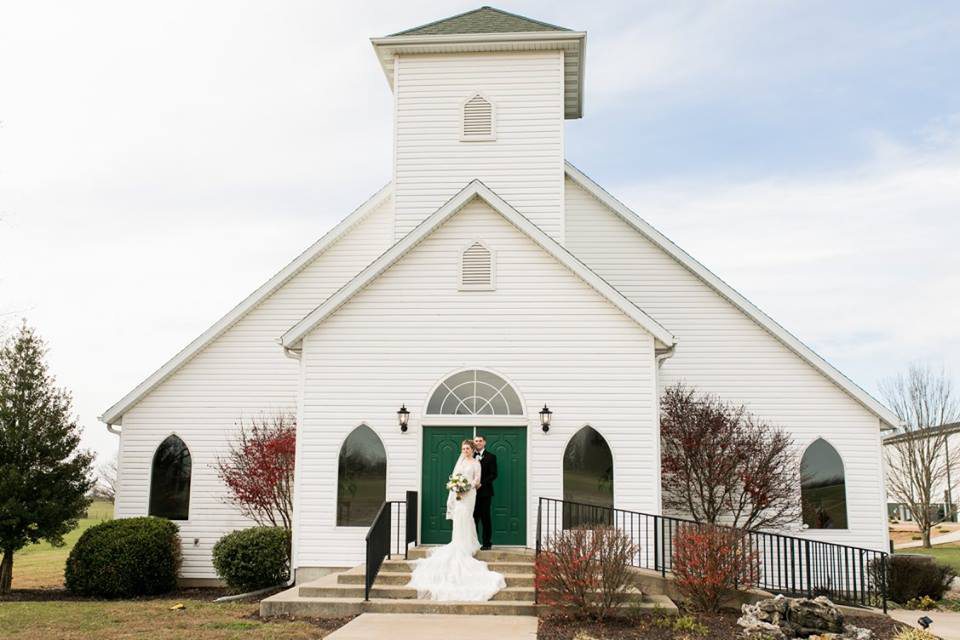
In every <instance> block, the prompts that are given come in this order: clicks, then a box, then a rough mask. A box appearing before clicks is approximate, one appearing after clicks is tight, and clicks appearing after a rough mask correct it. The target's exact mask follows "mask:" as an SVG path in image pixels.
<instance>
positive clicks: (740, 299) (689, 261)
mask: <svg viewBox="0 0 960 640" xmlns="http://www.w3.org/2000/svg"><path fill="white" fill-rule="evenodd" d="M564 164H565V173H566V175H567V176H568V177H569V178H570V179H571V180H573V181H574V182H575V183H576V184H578V185H580V186H581V187H583V188H584V189H585V190H586V191H587V192H588V193H590V194H591V195H592V196H593V197H595V198H597V199H598V200H599V201H600V202H602V203H603V204H604V205H606V206H607V208H608V209H610V210H611V211H613V212H614V213H616V214H617V215H618V216H619V217H620V218H621V219H622V220H624V221H625V222H626V223H627V224H629V225H630V226H631V227H633V228H634V229H636V230H637V231H638V232H639V233H640V234H641V235H643V236H644V237H646V238H647V239H648V240H650V241H651V242H653V243H654V244H655V245H657V246H658V247H660V248H661V249H663V250H664V251H665V252H666V253H667V254H668V255H670V256H671V257H673V258H674V259H675V260H677V261H678V262H679V263H680V264H681V265H683V266H684V267H685V268H686V269H688V270H689V271H690V272H692V273H693V274H694V275H695V276H696V277H698V278H699V279H700V280H702V281H703V282H705V283H706V284H707V285H708V286H709V287H711V288H712V289H713V290H714V291H716V292H717V293H719V294H720V295H721V296H722V297H723V298H725V299H726V300H727V301H728V302H730V303H731V304H732V305H733V306H734V307H736V308H738V309H740V311H742V312H743V313H745V314H746V315H747V316H748V317H750V318H752V319H753V321H754V322H756V323H757V324H759V325H760V326H761V327H763V328H764V329H766V330H767V332H768V333H770V334H771V335H773V337H774V338H776V339H777V340H779V341H780V342H781V343H782V344H784V345H785V346H786V347H787V348H788V349H790V350H791V351H793V352H794V353H796V354H797V355H798V356H800V357H801V358H802V359H803V360H805V361H806V362H807V363H809V364H810V365H811V366H813V368H814V369H817V370H818V371H820V373H822V374H823V375H824V376H826V377H827V379H829V380H831V381H832V382H833V383H834V384H836V385H837V386H839V387H840V388H841V389H843V390H844V391H845V392H846V393H847V394H848V395H849V396H850V397H852V398H853V399H854V400H855V401H857V402H858V403H860V404H861V405H862V406H863V407H864V408H866V409H867V410H868V411H870V412H871V413H873V414H874V415H876V416H877V417H878V418H879V420H880V423H881V426H882V425H884V424H885V425H888V426H891V427H899V426H900V425H901V424H902V421H901V420H900V418H899V417H898V416H897V415H896V414H895V413H894V412H893V411H891V410H890V409H888V408H887V407H885V406H883V404H882V403H881V402H879V401H878V400H877V399H876V398H874V397H873V396H871V395H870V394H869V393H867V392H866V391H865V390H864V389H862V388H861V387H860V386H859V385H857V384H856V383H855V382H854V381H853V380H851V379H850V378H848V377H847V376H845V375H844V374H843V373H842V372H841V371H840V370H839V369H837V368H836V367H834V366H833V365H831V364H830V363H829V362H827V361H826V360H825V359H824V358H823V357H822V356H820V355H819V354H818V353H816V352H815V351H814V350H813V349H811V348H810V347H808V346H807V345H805V344H804V343H803V342H801V341H800V339H799V338H797V337H796V336H794V335H793V334H792V333H790V332H789V331H787V330H786V329H785V328H783V327H782V326H781V325H780V324H779V323H777V322H776V321H775V320H774V319H773V318H771V317H770V316H768V315H767V314H766V313H764V312H763V311H761V310H760V309H759V308H758V307H757V306H756V305H754V304H753V303H752V302H750V301H749V300H748V299H747V298H746V297H744V296H743V295H742V294H740V293H738V292H737V291H736V290H735V289H734V288H733V287H731V286H730V285H728V284H727V283H726V282H724V281H723V280H721V279H720V278H719V277H718V276H717V275H716V274H714V273H713V272H712V271H710V270H709V269H707V268H706V267H705V266H703V265H702V264H700V262H698V261H697V260H696V259H695V258H693V257H692V256H691V255H690V254H688V253H687V252H686V251H684V250H683V249H681V248H680V247H678V246H677V245H675V244H674V243H673V241H671V240H670V239H669V238H667V237H666V236H665V235H663V234H662V233H660V232H659V231H657V230H656V229H655V228H654V227H653V226H652V225H650V224H649V223H648V222H646V221H645V220H643V219H642V218H641V217H640V216H638V215H637V214H636V213H634V212H633V211H632V210H631V209H630V208H629V207H627V206H626V205H625V204H623V203H622V202H620V201H619V200H617V199H616V198H614V197H613V196H612V195H610V193H608V192H607V191H606V190H605V189H603V188H602V187H601V186H600V185H598V184H597V183H596V182H594V181H593V180H591V179H590V178H589V177H588V176H587V175H586V174H584V173H583V172H582V171H580V170H579V169H577V168H576V167H575V166H574V165H573V164H571V163H570V162H569V161H565V162H564Z"/></svg>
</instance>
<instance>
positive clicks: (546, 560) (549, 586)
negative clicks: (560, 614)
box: [534, 527, 637, 620]
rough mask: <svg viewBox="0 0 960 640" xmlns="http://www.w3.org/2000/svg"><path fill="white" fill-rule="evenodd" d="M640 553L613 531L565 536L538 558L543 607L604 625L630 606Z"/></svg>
mask: <svg viewBox="0 0 960 640" xmlns="http://www.w3.org/2000/svg"><path fill="white" fill-rule="evenodd" d="M636 552H637V548H636V546H635V545H634V544H633V542H631V540H630V538H628V537H627V536H626V535H624V534H623V532H622V531H620V530H619V529H614V528H613V527H600V528H597V529H588V528H575V529H568V530H566V531H562V532H561V533H559V534H558V535H556V536H554V537H552V538H550V539H548V540H547V543H546V545H545V549H544V550H543V551H542V552H541V553H540V555H539V556H537V563H536V575H535V576H534V580H535V581H536V585H537V589H539V592H540V601H541V602H542V603H543V604H546V605H548V606H554V607H558V608H560V609H561V610H564V611H565V612H566V613H568V614H571V615H573V616H574V617H584V618H594V619H598V620H602V619H603V618H605V617H606V616H607V615H609V614H610V613H611V612H612V611H613V610H614V609H615V608H616V607H617V606H618V605H620V604H621V603H623V602H624V601H625V600H626V596H627V589H628V588H629V587H630V586H631V584H632V576H631V570H630V560H631V559H632V558H633V556H634V554H635V553H636Z"/></svg>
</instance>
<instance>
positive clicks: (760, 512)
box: [660, 384, 800, 529]
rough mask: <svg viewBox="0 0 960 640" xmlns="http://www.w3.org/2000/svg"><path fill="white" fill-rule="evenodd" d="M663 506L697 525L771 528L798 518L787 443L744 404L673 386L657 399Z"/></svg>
mask: <svg viewBox="0 0 960 640" xmlns="http://www.w3.org/2000/svg"><path fill="white" fill-rule="evenodd" d="M660 438H661V454H660V455H661V469H662V474H663V487H664V497H663V503H664V506H666V507H667V508H668V509H672V510H675V511H680V512H685V513H687V514H689V515H690V517H692V518H693V519H694V520H696V521H697V522H706V523H710V524H729V525H731V526H733V527H736V528H741V529H754V528H776V527H781V526H784V525H786V524H789V523H791V522H794V521H796V519H797V518H798V516H799V513H800V509H799V499H798V498H799V496H798V487H799V486H800V482H799V465H798V464H797V461H796V460H795V457H794V454H793V441H792V440H791V438H790V437H789V436H788V435H787V434H786V433H784V432H783V431H782V430H781V429H778V428H775V427H772V426H770V425H769V424H767V423H765V422H763V421H760V420H758V419H756V418H755V417H754V416H752V415H751V414H750V413H748V412H747V410H746V408H745V407H744V406H743V405H736V404H732V403H728V402H724V401H722V400H720V399H719V398H717V397H715V396H710V395H698V394H697V392H696V391H695V390H694V389H692V388H688V387H685V386H684V385H683V384H677V385H674V386H671V387H668V388H667V389H666V391H665V392H664V394H663V397H662V398H661V400H660Z"/></svg>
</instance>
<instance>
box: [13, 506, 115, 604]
mask: <svg viewBox="0 0 960 640" xmlns="http://www.w3.org/2000/svg"><path fill="white" fill-rule="evenodd" d="M112 518H113V503H111V502H107V501H105V500H95V501H94V502H93V504H91V505H90V508H89V509H88V510H87V517H86V518H84V519H82V520H81V521H80V524H79V526H78V527H77V528H76V529H74V530H73V531H71V532H70V533H68V534H67V535H66V536H64V538H63V541H64V542H65V543H66V544H64V546H62V547H54V546H51V545H50V544H47V543H46V542H40V543H37V544H32V545H30V546H29V547H24V548H23V549H21V550H20V551H17V552H16V553H15V554H13V588H14V589H55V588H59V587H62V586H63V567H64V565H65V564H66V563H67V556H68V555H69V554H70V549H72V548H73V545H75V544H76V543H77V540H78V539H80V534H81V533H83V532H84V531H86V530H87V529H88V528H90V527H91V526H93V525H95V524H99V523H101V522H103V521H104V520H110V519H112Z"/></svg>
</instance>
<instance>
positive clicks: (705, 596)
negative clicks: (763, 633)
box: [672, 524, 759, 613]
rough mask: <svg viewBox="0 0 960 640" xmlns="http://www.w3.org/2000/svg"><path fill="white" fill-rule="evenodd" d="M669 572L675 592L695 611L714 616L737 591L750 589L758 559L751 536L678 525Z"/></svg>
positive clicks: (725, 529)
mask: <svg viewBox="0 0 960 640" xmlns="http://www.w3.org/2000/svg"><path fill="white" fill-rule="evenodd" d="M672 570H673V573H674V576H676V585H677V590H678V591H680V593H681V594H682V595H683V596H684V597H685V598H686V599H687V606H688V607H690V608H691V609H693V610H695V611H704V612H708V613H715V612H717V611H719V610H720V607H721V605H722V604H723V599H724V598H725V597H726V596H727V595H729V594H730V593H732V592H733V591H735V590H737V589H745V588H749V587H753V586H754V585H755V584H756V582H757V579H758V577H759V564H758V557H757V554H756V552H755V550H754V549H753V545H752V544H751V540H750V536H748V535H746V533H745V532H744V531H741V530H739V529H731V528H729V527H716V526H714V525H710V524H707V525H692V524H691V525H681V527H680V528H679V529H678V530H677V531H676V532H675V534H674V543H673V564H672Z"/></svg>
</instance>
